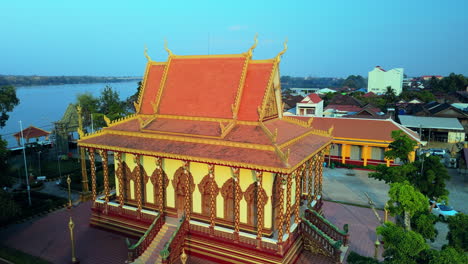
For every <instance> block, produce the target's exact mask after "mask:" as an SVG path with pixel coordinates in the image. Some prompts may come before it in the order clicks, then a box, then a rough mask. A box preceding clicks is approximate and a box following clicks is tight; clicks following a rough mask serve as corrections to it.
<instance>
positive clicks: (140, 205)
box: [134, 154, 143, 217]
mask: <svg viewBox="0 0 468 264" xmlns="http://www.w3.org/2000/svg"><path fill="white" fill-rule="evenodd" d="M134 162H135V164H136V167H135V173H136V177H135V178H136V181H137V182H136V195H135V198H136V199H137V206H138V208H137V212H138V217H141V209H143V202H142V199H143V197H142V196H143V194H142V190H141V188H142V186H141V181H142V179H141V160H140V155H138V154H135V157H134Z"/></svg>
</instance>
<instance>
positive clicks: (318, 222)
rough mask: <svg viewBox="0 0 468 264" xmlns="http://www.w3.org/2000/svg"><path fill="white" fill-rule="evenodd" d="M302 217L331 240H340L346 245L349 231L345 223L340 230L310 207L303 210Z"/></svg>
mask: <svg viewBox="0 0 468 264" xmlns="http://www.w3.org/2000/svg"><path fill="white" fill-rule="evenodd" d="M304 217H305V219H307V220H309V222H311V223H312V224H313V225H315V226H316V227H318V228H319V229H320V230H322V232H324V233H325V234H327V235H328V236H329V237H331V238H332V239H333V240H335V241H338V240H339V241H342V242H343V245H344V246H347V245H348V241H349V233H348V225H347V224H345V225H344V226H343V230H340V229H339V228H338V227H336V226H335V225H334V224H332V223H330V221H328V220H327V219H326V218H325V217H323V216H322V215H321V214H319V213H318V212H317V211H315V210H313V209H311V208H309V209H306V210H305V213H304Z"/></svg>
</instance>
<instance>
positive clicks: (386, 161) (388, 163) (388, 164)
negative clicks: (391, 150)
mask: <svg viewBox="0 0 468 264" xmlns="http://www.w3.org/2000/svg"><path fill="white" fill-rule="evenodd" d="M387 151H388V148H385V152H387ZM384 160H385V163H386V164H387V167H390V160H389V159H387V158H385V157H384Z"/></svg>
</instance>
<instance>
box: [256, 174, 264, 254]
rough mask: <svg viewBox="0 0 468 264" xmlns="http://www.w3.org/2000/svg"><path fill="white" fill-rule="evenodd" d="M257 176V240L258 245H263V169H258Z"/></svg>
mask: <svg viewBox="0 0 468 264" xmlns="http://www.w3.org/2000/svg"><path fill="white" fill-rule="evenodd" d="M256 176H257V185H258V188H257V212H258V218H257V240H258V245H257V247H259V248H260V247H261V242H262V233H263V210H264V205H263V186H262V183H263V181H262V180H263V172H262V171H256Z"/></svg>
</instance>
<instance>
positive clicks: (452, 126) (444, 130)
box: [399, 115, 465, 143]
mask: <svg viewBox="0 0 468 264" xmlns="http://www.w3.org/2000/svg"><path fill="white" fill-rule="evenodd" d="M399 118H400V123H401V125H402V126H404V127H407V128H409V129H412V130H413V131H415V132H417V133H419V135H420V137H421V140H424V141H428V142H430V141H438V142H447V143H458V142H462V141H465V129H464V128H463V126H462V125H461V124H460V122H459V121H458V119H457V118H447V117H425V116H410V115H400V116H399Z"/></svg>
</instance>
